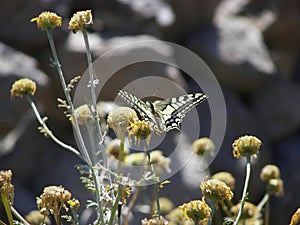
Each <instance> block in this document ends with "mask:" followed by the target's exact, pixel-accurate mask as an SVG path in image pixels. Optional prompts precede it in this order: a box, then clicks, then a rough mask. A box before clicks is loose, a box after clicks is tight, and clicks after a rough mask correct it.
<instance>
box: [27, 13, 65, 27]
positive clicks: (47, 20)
mask: <svg viewBox="0 0 300 225" xmlns="http://www.w3.org/2000/svg"><path fill="white" fill-rule="evenodd" d="M30 22H36V23H37V27H38V29H41V30H48V29H50V30H52V29H54V28H55V27H60V26H61V23H62V19H61V17H60V16H58V15H56V13H53V12H47V11H46V12H42V13H41V14H40V15H39V16H38V17H35V18H33V19H31V21H30Z"/></svg>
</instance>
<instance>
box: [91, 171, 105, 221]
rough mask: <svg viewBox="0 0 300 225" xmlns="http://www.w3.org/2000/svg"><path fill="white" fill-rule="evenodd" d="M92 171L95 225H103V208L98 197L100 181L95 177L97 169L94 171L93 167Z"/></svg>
mask: <svg viewBox="0 0 300 225" xmlns="http://www.w3.org/2000/svg"><path fill="white" fill-rule="evenodd" d="M91 170H92V176H93V179H94V182H95V189H96V200H97V205H98V218H97V222H96V225H99V224H102V225H103V224H104V215H103V208H102V202H101V196H100V181H99V178H98V176H97V171H98V170H97V169H95V168H94V167H92V168H91Z"/></svg>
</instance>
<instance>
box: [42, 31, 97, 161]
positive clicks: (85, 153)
mask: <svg viewBox="0 0 300 225" xmlns="http://www.w3.org/2000/svg"><path fill="white" fill-rule="evenodd" d="M47 36H48V40H49V44H50V48H51V51H52V55H53V58H54V62H55V66H56V70H57V73H58V75H59V79H60V83H61V85H62V88H63V91H64V93H65V97H66V100H67V102H68V105H69V107H70V109H69V111H70V114H71V116H72V118H73V119H74V120H73V121H74V132H75V134H76V136H77V138H78V142H79V146H80V149H81V150H82V154H83V158H84V160H85V162H86V163H87V164H88V165H91V159H90V157H89V154H88V151H87V149H86V146H85V144H84V141H83V138H82V135H81V133H80V128H79V125H78V121H77V119H76V117H75V110H74V106H73V103H72V100H71V96H70V93H69V90H68V88H67V85H66V82H65V78H64V75H63V72H62V69H61V65H60V62H59V60H58V56H57V52H56V48H55V45H54V41H53V34H52V30H51V29H48V30H47Z"/></svg>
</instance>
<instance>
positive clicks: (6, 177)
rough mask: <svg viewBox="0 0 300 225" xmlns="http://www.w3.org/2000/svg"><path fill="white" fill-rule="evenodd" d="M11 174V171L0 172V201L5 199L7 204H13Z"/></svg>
mask: <svg viewBox="0 0 300 225" xmlns="http://www.w3.org/2000/svg"><path fill="white" fill-rule="evenodd" d="M11 178H12V172H11V170H6V171H5V170H1V171H0V200H1V199H2V198H3V197H6V198H7V200H8V202H9V204H11V205H12V204H13V202H14V185H12V184H11Z"/></svg>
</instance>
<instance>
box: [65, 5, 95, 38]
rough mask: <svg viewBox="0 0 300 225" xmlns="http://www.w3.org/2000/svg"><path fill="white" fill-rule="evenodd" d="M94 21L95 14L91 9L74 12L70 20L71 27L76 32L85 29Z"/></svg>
mask: <svg viewBox="0 0 300 225" xmlns="http://www.w3.org/2000/svg"><path fill="white" fill-rule="evenodd" d="M92 23H93V16H92V11H91V10H85V11H78V12H76V13H74V15H73V17H72V18H71V20H70V22H69V29H70V30H72V31H73V32H74V33H76V32H77V31H79V30H81V31H84V30H86V28H87V27H88V26H89V25H90V24H92Z"/></svg>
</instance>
